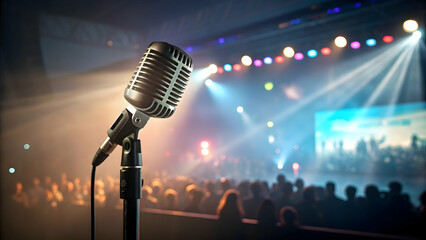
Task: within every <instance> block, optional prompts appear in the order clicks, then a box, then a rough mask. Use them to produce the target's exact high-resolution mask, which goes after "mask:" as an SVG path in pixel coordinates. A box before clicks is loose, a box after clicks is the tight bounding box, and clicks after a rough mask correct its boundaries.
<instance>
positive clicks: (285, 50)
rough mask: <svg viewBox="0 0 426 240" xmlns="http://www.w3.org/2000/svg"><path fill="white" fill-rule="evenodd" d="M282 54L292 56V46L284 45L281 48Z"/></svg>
mask: <svg viewBox="0 0 426 240" xmlns="http://www.w3.org/2000/svg"><path fill="white" fill-rule="evenodd" d="M283 53H284V56H286V57H288V58H292V57H293V56H294V49H293V48H292V47H286V48H284V50H283Z"/></svg>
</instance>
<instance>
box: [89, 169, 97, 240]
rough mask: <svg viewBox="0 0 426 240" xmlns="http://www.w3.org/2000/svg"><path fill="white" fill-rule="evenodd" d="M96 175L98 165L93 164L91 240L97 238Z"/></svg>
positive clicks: (91, 181)
mask: <svg viewBox="0 0 426 240" xmlns="http://www.w3.org/2000/svg"><path fill="white" fill-rule="evenodd" d="M95 175H96V166H92V174H91V176H90V215H91V217H90V221H91V226H90V231H91V232H90V234H91V237H90V239H91V240H95V238H96V234H95V232H96V231H95V230H96V228H95Z"/></svg>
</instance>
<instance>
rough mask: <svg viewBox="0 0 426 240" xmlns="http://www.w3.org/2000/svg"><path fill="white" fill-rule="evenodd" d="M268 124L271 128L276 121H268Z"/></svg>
mask: <svg viewBox="0 0 426 240" xmlns="http://www.w3.org/2000/svg"><path fill="white" fill-rule="evenodd" d="M266 126H268V127H269V128H271V127H273V126H274V122H272V121H268V122H267V123H266Z"/></svg>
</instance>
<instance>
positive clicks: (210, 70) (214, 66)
mask: <svg viewBox="0 0 426 240" xmlns="http://www.w3.org/2000/svg"><path fill="white" fill-rule="evenodd" d="M209 72H210V73H212V74H215V73H217V66H216V64H210V66H209Z"/></svg>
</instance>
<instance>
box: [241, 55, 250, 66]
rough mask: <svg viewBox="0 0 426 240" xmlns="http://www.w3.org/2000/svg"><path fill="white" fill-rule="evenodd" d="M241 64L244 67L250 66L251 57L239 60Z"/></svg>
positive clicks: (245, 56)
mask: <svg viewBox="0 0 426 240" xmlns="http://www.w3.org/2000/svg"><path fill="white" fill-rule="evenodd" d="M241 62H242V63H243V64H244V65H246V66H250V65H251V63H252V60H251V57H249V56H247V55H244V56H243V57H242V58H241Z"/></svg>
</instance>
